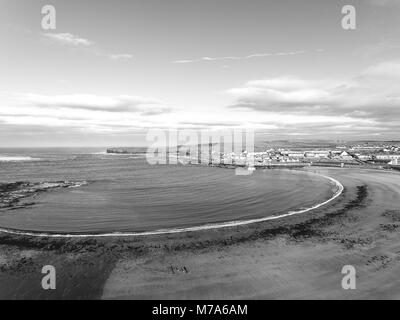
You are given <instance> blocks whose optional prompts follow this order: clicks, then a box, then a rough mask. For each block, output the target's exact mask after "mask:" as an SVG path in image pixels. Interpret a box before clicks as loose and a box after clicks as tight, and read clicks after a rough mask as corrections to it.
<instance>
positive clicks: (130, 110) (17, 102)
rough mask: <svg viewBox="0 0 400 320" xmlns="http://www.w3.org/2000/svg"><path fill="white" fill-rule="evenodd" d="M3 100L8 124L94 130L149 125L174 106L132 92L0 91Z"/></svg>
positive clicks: (0, 108) (1, 114)
mask: <svg viewBox="0 0 400 320" xmlns="http://www.w3.org/2000/svg"><path fill="white" fill-rule="evenodd" d="M0 101H1V102H0V122H3V123H5V124H9V125H22V126H43V127H72V126H73V127H76V128H81V129H82V130H84V129H85V128H86V129H88V130H92V129H93V130H94V131H104V130H114V129H115V130H117V129H118V130H122V129H121V128H122V127H125V128H127V130H132V129H135V128H142V127H143V126H150V125H151V124H152V123H154V121H156V120H155V117H157V116H162V115H163V114H169V113H170V112H171V110H172V109H171V108H170V107H168V106H166V105H165V104H163V103H162V102H160V101H158V100H157V99H153V98H147V97H141V96H131V95H118V96H100V95H92V94H71V95H43V94H33V93H0ZM113 128H114V129H113ZM93 130H92V131H93Z"/></svg>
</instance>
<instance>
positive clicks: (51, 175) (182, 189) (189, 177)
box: [0, 148, 335, 234]
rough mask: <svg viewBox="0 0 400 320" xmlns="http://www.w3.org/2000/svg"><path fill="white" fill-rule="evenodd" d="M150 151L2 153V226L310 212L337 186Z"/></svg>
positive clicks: (121, 228)
mask: <svg viewBox="0 0 400 320" xmlns="http://www.w3.org/2000/svg"><path fill="white" fill-rule="evenodd" d="M145 151H146V150H145V149H143V148H137V149H135V150H133V151H132V154H107V153H106V152H105V149H102V148H45V149H34V148H28V149H0V228H4V229H13V230H23V231H33V232H52V233H68V234H87V233H89V234H90V233H112V232H146V231H156V230H160V229H163V230H165V229H176V228H187V227H195V226H204V225H213V224H218V223H222V222H227V221H246V220H249V219H257V218H263V217H268V216H275V215H282V214H286V213H288V212H291V211H294V210H302V209H306V208H310V207H312V206H315V205H317V204H318V203H322V202H323V201H326V200H327V199H330V198H331V197H332V195H333V194H334V187H335V186H334V183H333V182H332V181H330V180H329V179H326V178H324V177H321V176H319V175H317V174H314V173H313V172H310V171H309V170H308V171H298V170H281V169H264V170H261V169H258V170H255V171H253V172H251V174H249V175H236V174H235V170H234V169H229V168H221V167H212V166H206V165H193V164H192V165H190V164H186V165H182V164H160V165H151V164H149V163H148V161H147V160H146V155H145Z"/></svg>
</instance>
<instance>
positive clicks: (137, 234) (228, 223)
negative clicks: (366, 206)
mask: <svg viewBox="0 0 400 320" xmlns="http://www.w3.org/2000/svg"><path fill="white" fill-rule="evenodd" d="M277 170H287V169H283V168H280V169H277ZM297 172H305V171H297ZM308 173H310V172H308ZM312 174H315V175H318V176H320V177H322V178H325V179H328V180H330V181H331V182H333V183H334V184H335V186H336V187H337V188H338V190H337V191H336V192H333V196H332V197H331V198H329V199H328V200H325V201H323V202H321V203H318V204H316V205H314V206H312V207H309V208H305V209H301V210H295V211H289V212H287V213H284V214H280V215H276V216H267V217H261V218H254V219H248V220H233V221H225V222H219V223H212V224H205V225H199V226H192V227H185V228H168V229H158V230H153V231H142V232H108V233H84V234H81V233H56V232H54V233H53V232H41V231H37V232H36V231H30V230H27V231H25V230H20V229H10V228H3V227H1V226H0V233H6V234H11V235H21V236H30V237H46V238H99V237H141V236H150V235H162V234H174V233H185V232H195V231H201V230H212V229H221V228H229V227H235V226H241V225H248V224H253V223H259V222H263V221H269V220H276V219H281V218H285V217H289V216H292V215H296V214H301V213H306V212H309V211H311V210H315V209H318V208H319V207H322V206H324V205H326V204H328V203H329V202H331V201H333V200H335V199H336V198H337V197H338V196H340V195H341V193H342V192H343V190H344V187H343V185H342V184H341V183H340V182H339V181H338V180H336V179H334V178H331V177H328V176H324V175H321V174H317V173H312Z"/></svg>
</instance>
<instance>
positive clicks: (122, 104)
mask: <svg viewBox="0 0 400 320" xmlns="http://www.w3.org/2000/svg"><path fill="white" fill-rule="evenodd" d="M349 4H350V5H353V6H354V7H355V9H356V28H355V30H345V29H344V28H343V27H342V18H343V17H344V14H342V12H341V11H342V7H343V6H344V5H349ZM45 5H52V6H54V8H55V9H56V28H55V29H52V30H46V29H43V28H42V18H43V17H44V14H42V7H43V6H45ZM399 15H400V0H346V1H341V0H280V1H270V0H246V1H242V0H214V1H210V0H201V1H200V0H197V1H194V0H141V1H137V0H118V1H104V0H80V1H76V0H69V1H59V0H57V1H56V0H46V1H39V0H29V1H28V0H25V1H21V0H0V40H1V45H0V147H27V146H31V147H50V146H133V145H144V144H146V141H145V136H146V133H147V132H148V131H149V130H151V129H163V130H164V129H165V130H167V129H178V130H182V129H188V130H192V129H193V130H214V129H215V130H217V129H226V128H249V129H252V130H255V131H256V133H257V134H258V135H259V136H262V137H263V138H264V139H269V140H277V139H289V140H295V139H329V140H332V139H333V140H396V139H397V140H400V139H399V137H400V136H399V133H400V109H399V106H400V28H399V24H400V22H399Z"/></svg>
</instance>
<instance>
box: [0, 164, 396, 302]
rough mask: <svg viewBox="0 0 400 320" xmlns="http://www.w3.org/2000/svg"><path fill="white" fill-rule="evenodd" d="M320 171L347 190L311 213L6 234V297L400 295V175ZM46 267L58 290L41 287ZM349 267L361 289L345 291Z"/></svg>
mask: <svg viewBox="0 0 400 320" xmlns="http://www.w3.org/2000/svg"><path fill="white" fill-rule="evenodd" d="M309 170H310V169H309ZM311 170H315V168H311ZM317 171H318V173H321V174H325V175H329V176H331V177H333V178H335V179H338V181H340V182H341V183H342V184H343V186H344V190H343V192H342V194H341V195H340V196H339V197H338V201H332V202H330V203H329V204H327V205H326V206H323V207H320V208H317V209H315V210H312V211H310V212H309V213H308V214H304V215H302V214H298V215H292V216H290V217H287V218H282V219H276V220H270V221H264V222H260V223H256V224H249V225H242V226H234V227H230V228H223V229H214V230H201V231H197V232H190V233H179V234H163V235H149V236H147V237H125V238H124V237H108V238H84V239H79V238H68V239H67V238H46V237H44V238H39V237H28V236H22V235H11V234H0V299H4V298H14V299H25V298H30V299H82V298H90V299H99V298H102V299H165V298H166V297H167V298H168V299H207V300H208V299H350V298H352V299H371V298H374V299H376V298H378V299H379V298H390V299H396V298H400V294H399V293H398V290H397V279H396V274H398V272H400V234H399V233H398V230H400V209H399V208H400V179H399V177H400V176H399V173H393V172H385V171H374V174H371V173H372V171H370V170H361V169H360V170H354V169H343V168H337V169H333V168H331V169H327V168H319V169H318V170H317ZM48 264H50V265H53V266H55V268H56V269H57V290H42V289H41V287H40V281H41V279H42V276H43V275H42V274H41V268H42V266H43V265H48ZM348 264H350V265H354V266H355V268H356V269H357V290H343V289H342V287H341V279H342V277H343V275H342V274H341V268H342V267H343V265H348Z"/></svg>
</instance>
